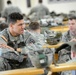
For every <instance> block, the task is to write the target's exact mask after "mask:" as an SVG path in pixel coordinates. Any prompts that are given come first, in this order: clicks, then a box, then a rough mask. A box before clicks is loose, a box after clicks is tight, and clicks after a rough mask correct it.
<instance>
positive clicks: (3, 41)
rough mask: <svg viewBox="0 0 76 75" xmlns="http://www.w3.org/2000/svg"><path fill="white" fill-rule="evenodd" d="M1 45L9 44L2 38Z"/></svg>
mask: <svg viewBox="0 0 76 75" xmlns="http://www.w3.org/2000/svg"><path fill="white" fill-rule="evenodd" d="M0 44H7V42H6V41H5V40H4V39H3V38H2V36H0Z"/></svg>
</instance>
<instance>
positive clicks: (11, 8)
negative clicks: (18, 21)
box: [1, 5, 21, 18]
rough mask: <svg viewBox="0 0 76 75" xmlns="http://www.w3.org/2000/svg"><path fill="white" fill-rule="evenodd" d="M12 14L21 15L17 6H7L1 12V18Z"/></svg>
mask: <svg viewBox="0 0 76 75" xmlns="http://www.w3.org/2000/svg"><path fill="white" fill-rule="evenodd" d="M13 12H19V13H21V10H20V8H18V7H17V6H13V5H9V6H8V7H6V8H5V9H4V10H3V11H2V13H1V16H2V17H5V18H7V17H8V15H9V14H11V13H13Z"/></svg>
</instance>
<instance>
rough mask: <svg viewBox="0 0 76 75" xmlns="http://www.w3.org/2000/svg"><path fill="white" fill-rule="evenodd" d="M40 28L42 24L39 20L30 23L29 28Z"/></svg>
mask: <svg viewBox="0 0 76 75" xmlns="http://www.w3.org/2000/svg"><path fill="white" fill-rule="evenodd" d="M39 28H40V24H39V23H38V22H31V23H30V24H29V29H31V30H37V29H39Z"/></svg>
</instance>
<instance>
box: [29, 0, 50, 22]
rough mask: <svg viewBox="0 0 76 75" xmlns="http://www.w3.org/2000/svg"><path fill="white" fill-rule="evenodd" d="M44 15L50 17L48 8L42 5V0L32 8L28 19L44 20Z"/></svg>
mask: <svg viewBox="0 0 76 75" xmlns="http://www.w3.org/2000/svg"><path fill="white" fill-rule="evenodd" d="M46 15H50V13H49V10H48V8H47V7H45V6H44V5H42V0H39V5H38V6H36V7H34V8H32V9H31V11H30V13H29V14H28V16H29V18H30V19H31V20H32V21H37V20H40V19H42V18H44V16H46Z"/></svg>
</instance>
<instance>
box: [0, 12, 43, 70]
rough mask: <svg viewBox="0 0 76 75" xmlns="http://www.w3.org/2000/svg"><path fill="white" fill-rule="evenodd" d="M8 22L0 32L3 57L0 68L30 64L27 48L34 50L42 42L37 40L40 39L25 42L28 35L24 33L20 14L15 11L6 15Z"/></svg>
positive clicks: (12, 67)
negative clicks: (6, 26)
mask: <svg viewBox="0 0 76 75" xmlns="http://www.w3.org/2000/svg"><path fill="white" fill-rule="evenodd" d="M8 24H9V27H8V28H7V29H4V30H3V31H2V32H1V33H0V48H1V52H0V53H1V59H3V60H2V61H0V64H3V65H0V70H9V69H17V68H24V67H30V66H32V65H31V62H30V60H29V58H28V56H27V54H26V53H27V52H28V49H30V50H34V49H37V48H41V47H42V46H41V45H43V44H41V43H40V42H39V41H40V40H39V41H36V42H35V43H31V44H30V45H28V44H26V40H27V38H28V37H29V35H27V34H25V31H24V28H25V23H24V20H23V16H22V15H21V14H19V13H16V12H15V13H12V14H10V15H9V17H8ZM37 42H38V43H37ZM38 45H39V46H38ZM36 47H37V48H36ZM17 51H18V52H17ZM28 61H29V62H30V63H29V62H28ZM28 63H29V64H28ZM6 64H8V65H6Z"/></svg>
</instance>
